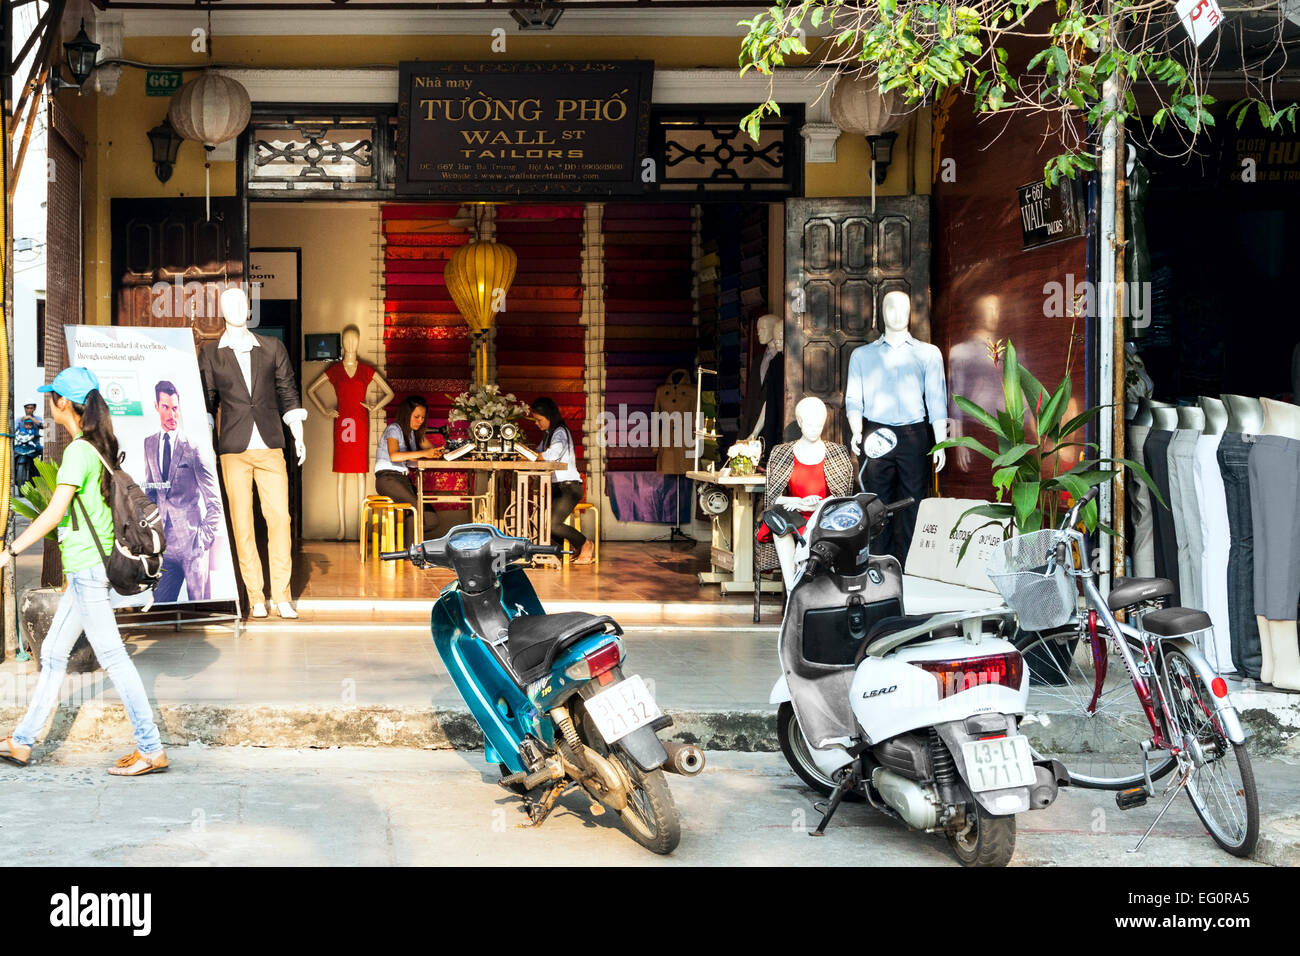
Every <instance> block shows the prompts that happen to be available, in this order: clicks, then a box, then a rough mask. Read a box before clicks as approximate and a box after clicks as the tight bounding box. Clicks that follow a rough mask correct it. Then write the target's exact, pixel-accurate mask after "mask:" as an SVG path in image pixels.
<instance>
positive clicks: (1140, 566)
mask: <svg viewBox="0 0 1300 956" xmlns="http://www.w3.org/2000/svg"><path fill="white" fill-rule="evenodd" d="M1150 432H1151V426H1149V425H1129V426H1128V447H1129V448H1130V449H1132V450H1131V451H1130V453H1129V454H1130V456H1131V457H1132V458H1133V459H1134V460H1135V461H1137V462H1138V464H1140V465H1141V466H1142V467H1143V468H1146V467H1147V464H1146V460H1145V456H1144V455H1143V453H1142V446H1143V445H1145V444H1146V440H1147V435H1148V434H1150ZM1127 481H1128V504H1129V513H1130V515H1131V517H1132V520H1133V540H1132V542H1131V544H1130V545H1129V554H1131V555H1132V556H1133V576H1134V577H1139V578H1152V577H1155V574H1156V544H1155V528H1154V524H1155V516H1154V515H1153V514H1152V513H1151V508H1152V505H1153V502H1152V500H1151V491H1150V489H1148V488H1147V486H1146V485H1145V484H1144V483H1143V482H1142V481H1141V479H1139V478H1138V477H1137V475H1135V474H1133V473H1132V472H1131V471H1130V472H1128V473H1127Z"/></svg>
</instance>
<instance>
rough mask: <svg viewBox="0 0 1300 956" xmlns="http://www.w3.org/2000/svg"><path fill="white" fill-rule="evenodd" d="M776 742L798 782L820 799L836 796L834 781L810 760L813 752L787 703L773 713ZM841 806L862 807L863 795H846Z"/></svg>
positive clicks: (792, 707) (854, 793)
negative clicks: (843, 804)
mask: <svg viewBox="0 0 1300 956" xmlns="http://www.w3.org/2000/svg"><path fill="white" fill-rule="evenodd" d="M776 739H777V740H778V741H779V742H780V744H781V753H782V754H783V755H784V756H785V762H786V763H788V764H789V765H790V768H791V769H792V770H794V772H795V773H796V774H798V776H799V779H800V780H802V781H803V782H804V783H806V784H807V785H808V786H809V787H810V788H812V789H813V790H815V791H816V792H817V793H818V794H820V795H821V796H823V797H829V796H830V795H831V794H832V793H834V792H835V781H834V780H832V779H831V778H830V777H828V776H826V774H825V773H823V772H822V771H821V769H820V768H819V767H818V766H817V762H816V761H815V760H813V758H812V748H811V746H810V745H809V743H808V740H807V738H805V737H804V735H803V730H802V728H800V726H799V718H798V717H797V716H795V712H794V705H793V704H791V703H790V702H789V701H788V700H787V701H786V702H785V703H784V704H782V705H781V706H780V708H779V709H778V710H777V712H776ZM844 802H845V803H861V802H862V794H860V793H856V792H851V793H846V794H845V795H844Z"/></svg>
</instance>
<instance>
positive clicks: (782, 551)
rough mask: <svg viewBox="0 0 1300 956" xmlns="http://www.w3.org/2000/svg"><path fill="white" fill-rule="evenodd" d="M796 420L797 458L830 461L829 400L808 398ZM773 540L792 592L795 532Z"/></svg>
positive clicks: (800, 501) (812, 499)
mask: <svg viewBox="0 0 1300 956" xmlns="http://www.w3.org/2000/svg"><path fill="white" fill-rule="evenodd" d="M794 420H795V421H796V422H798V424H799V431H800V432H801V433H802V435H801V437H800V438H799V440H798V441H796V442H795V443H794V457H795V460H796V461H798V462H800V463H801V464H804V465H820V464H821V463H822V462H824V461H825V460H826V442H824V441H823V440H822V429H824V428H825V427H826V403H825V402H823V401H822V400H821V399H820V398H813V397H811V396H810V397H808V398H805V399H803V400H802V401H801V402H799V404H798V405H796V406H795V407H794ZM821 500H822V499H821V498H819V497H818V496H817V495H809V496H808V497H806V498H795V497H792V496H790V495H782V496H781V497H779V498H777V499H776V500H775V501H773V502H772V503H773V504H774V505H777V506H779V507H782V508H794V509H795V510H797V511H811V510H812V509H813V508H816V507H817V503H818V502H819V501H821ZM772 543H773V545H774V546H775V547H776V556H777V559H778V560H779V561H780V562H781V580H782V581H784V582H785V591H786V593H787V594H789V593H790V588H792V587H793V586H794V573H795V566H794V552H795V547H796V545H795V540H794V535H792V534H787V535H773V536H772Z"/></svg>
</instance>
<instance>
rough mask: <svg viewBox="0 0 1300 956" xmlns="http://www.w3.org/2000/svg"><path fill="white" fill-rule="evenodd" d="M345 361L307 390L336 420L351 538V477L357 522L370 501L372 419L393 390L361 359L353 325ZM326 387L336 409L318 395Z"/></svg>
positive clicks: (343, 519)
mask: <svg viewBox="0 0 1300 956" xmlns="http://www.w3.org/2000/svg"><path fill="white" fill-rule="evenodd" d="M341 339H342V346H343V358H342V360H341V361H338V362H335V363H334V364H333V365H331V366H330V367H329V368H327V369H326V370H325V371H324V372H323V373H322V374H321V375H320V376H319V377H318V378H317V379H316V381H314V382H312V383H311V385H309V386H308V387H307V397H308V398H310V399H311V401H312V404H314V405H315V406H316V407H317V408H318V409H319V410H320V413H321V414H322V415H326V416H328V417H330V418H333V419H334V473H335V474H336V475H337V476H338V506H339V534H338V539H339V540H340V541H343V540H344V539H345V538H346V537H347V509H346V508H345V507H344V499H345V498H346V488H347V479H348V475H356V476H357V510H356V514H357V516H358V519H357V520H360V515H361V505H362V503H363V502H364V501H365V497H366V475H367V474H369V473H370V472H371V471H372V470H373V469H372V468H371V464H370V452H371V442H370V416H371V415H372V414H373V413H374V412H377V411H378V410H379V409H381V408H383V407H384V406H385V405H387V404H388V403H389V402H391V401H392V400H393V390H392V388H390V387H389V385H388V382H386V381H385V380H384V377H383V376H382V375H380V374H379V372H378V371H376V370H375V368H374V366H372V365H367V364H366V363H365V362H362V361H360V360H358V359H357V347H358V346H359V345H360V344H361V333H360V331H358V330H357V328H356V326H353V325H349V326H348V327H347V328H346V329H344V330H343V335H342V336H341ZM372 384H374V385H377V386H378V387H379V393H380V394H379V400H378V401H376V402H373V403H367V402H366V395H367V393H368V392H369V391H370V386H371V385H372ZM324 385H330V386H332V387H333V389H334V395H335V405H336V407H335V408H330V407H329V406H327V405H326V404H325V403H324V402H323V401H322V400H321V397H320V395H319V394H317V393H318V391H319V390H320V388H321V387H322V386H324Z"/></svg>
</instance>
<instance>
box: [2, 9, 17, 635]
mask: <svg viewBox="0 0 1300 956" xmlns="http://www.w3.org/2000/svg"><path fill="white" fill-rule="evenodd" d="M13 27H14V8H13V3H12V0H0V99H3V104H2V105H0V195H2V196H3V202H0V239H2V241H3V244H2V245H0V320H3V321H0V336H3V341H0V354H3V356H4V364H3V367H0V377H2V378H3V382H2V383H0V432H3V434H4V435H6V436H7V435H9V433H10V431H11V430H12V428H13V423H14V416H13V412H12V409H13V388H14V386H13V381H14V380H13V355H12V354H11V353H10V349H9V346H10V343H12V342H13V302H14V264H13V255H12V250H13V212H14V207H13V200H12V197H11V195H10V189H9V177H10V162H11V160H12V157H11V156H10V140H9V129H10V126H11V125H12V121H13V108H14V89H13V73H14V63H13V53H14V47H13V36H14V30H13ZM13 462H14V452H13V439H12V438H9V437H5V438H0V484H2V485H3V487H2V488H0V535H3V537H4V540H5V541H6V542H7V541H9V540H10V534H9V531H10V527H9V526H10V525H11V524H12V523H13V512H12V510H11V509H10V507H9V487H10V485H12V484H13V482H12V474H13ZM13 595H14V567H13V562H12V561H11V562H9V564H8V565H7V566H6V567H5V569H4V571H3V572H0V660H3V659H5V658H6V657H7V656H8V655H9V654H10V653H11V652H16V651H17V649H18V625H17V617H16V615H14V614H11V613H10V609H11V608H12V607H13V605H14V601H13Z"/></svg>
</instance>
